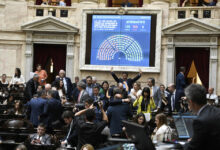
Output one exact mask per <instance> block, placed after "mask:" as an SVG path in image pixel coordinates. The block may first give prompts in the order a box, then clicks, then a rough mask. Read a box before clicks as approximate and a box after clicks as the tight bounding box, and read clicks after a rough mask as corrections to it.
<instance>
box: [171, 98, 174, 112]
mask: <svg viewBox="0 0 220 150" xmlns="http://www.w3.org/2000/svg"><path fill="white" fill-rule="evenodd" d="M171 105H172V111H174V109H175V99H174V94H172V96H171Z"/></svg>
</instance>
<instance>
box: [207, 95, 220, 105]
mask: <svg viewBox="0 0 220 150" xmlns="http://www.w3.org/2000/svg"><path fill="white" fill-rule="evenodd" d="M206 98H207V99H214V100H215V103H216V104H218V96H217V95H215V94H206Z"/></svg>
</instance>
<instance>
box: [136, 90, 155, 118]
mask: <svg viewBox="0 0 220 150" xmlns="http://www.w3.org/2000/svg"><path fill="white" fill-rule="evenodd" d="M136 106H138V109H137V114H139V113H143V114H144V113H151V110H152V109H155V108H156V105H155V103H154V100H153V98H152V97H150V88H148V87H145V88H144V89H143V91H142V95H141V96H140V97H139V98H138V99H136V100H135V101H134V103H133V107H136Z"/></svg>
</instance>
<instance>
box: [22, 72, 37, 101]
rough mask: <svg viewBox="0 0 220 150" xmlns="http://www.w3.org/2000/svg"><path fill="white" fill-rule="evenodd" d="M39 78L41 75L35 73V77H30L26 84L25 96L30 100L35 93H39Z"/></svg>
mask: <svg viewBox="0 0 220 150" xmlns="http://www.w3.org/2000/svg"><path fill="white" fill-rule="evenodd" d="M38 78H39V76H38V75H37V74H34V77H33V78H32V79H30V80H29V81H28V82H27V84H26V88H25V97H26V100H27V101H30V100H31V99H32V98H33V96H34V94H36V93H37V88H38V86H39V83H38Z"/></svg>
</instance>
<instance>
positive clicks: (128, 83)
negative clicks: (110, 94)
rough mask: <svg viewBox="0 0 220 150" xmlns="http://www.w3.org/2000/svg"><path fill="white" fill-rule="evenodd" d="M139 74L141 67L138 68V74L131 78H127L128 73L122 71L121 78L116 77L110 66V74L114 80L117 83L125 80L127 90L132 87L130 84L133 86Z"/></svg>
mask: <svg viewBox="0 0 220 150" xmlns="http://www.w3.org/2000/svg"><path fill="white" fill-rule="evenodd" d="M141 74H142V71H141V69H139V74H138V75H137V76H136V77H134V78H133V79H131V78H128V73H127V72H122V78H118V77H117V76H116V74H115V73H114V72H113V67H111V75H112V77H113V78H114V79H115V81H116V82H117V83H120V82H121V83H124V81H125V82H126V83H127V85H128V88H129V92H130V90H131V89H132V86H133V84H134V82H136V81H137V80H138V79H140V77H141ZM123 86H124V88H125V85H123Z"/></svg>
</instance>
